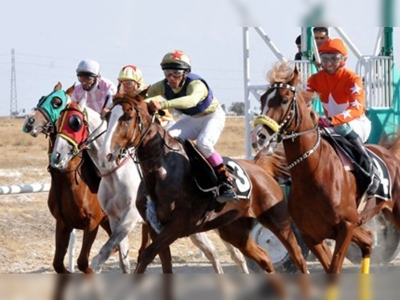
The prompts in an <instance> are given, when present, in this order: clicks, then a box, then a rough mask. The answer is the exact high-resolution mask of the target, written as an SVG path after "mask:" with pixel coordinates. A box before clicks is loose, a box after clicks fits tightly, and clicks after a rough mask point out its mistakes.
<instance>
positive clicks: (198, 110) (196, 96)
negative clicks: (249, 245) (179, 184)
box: [148, 50, 236, 203]
mask: <svg viewBox="0 0 400 300" xmlns="http://www.w3.org/2000/svg"><path fill="white" fill-rule="evenodd" d="M160 65H161V68H162V70H163V72H164V76H165V78H164V79H163V80H161V81H158V82H156V83H155V84H153V85H151V86H150V88H149V90H148V96H149V97H154V96H158V95H160V96H162V97H163V98H165V99H166V100H167V101H161V102H160V101H155V100H151V101H150V107H151V108H152V109H166V108H174V109H176V110H178V111H180V112H181V113H182V114H183V116H182V118H181V119H179V120H178V121H177V122H176V123H175V124H174V125H172V126H171V128H170V129H169V132H170V134H171V135H172V136H174V137H178V138H180V139H182V140H186V139H189V140H196V144H197V147H198V148H199V150H200V152H201V153H202V154H203V155H204V156H205V157H206V159H207V161H208V162H209V163H210V164H211V166H212V167H213V169H214V171H215V173H216V175H217V178H218V181H219V196H218V197H217V200H218V201H219V202H221V203H224V202H227V201H233V200H235V199H236V195H235V192H234V191H233V189H232V185H231V182H230V180H229V174H228V171H227V170H226V166H225V164H224V163H223V160H222V157H221V155H220V154H219V153H218V152H217V151H216V150H215V148H214V146H215V144H216V143H217V141H218V138H219V136H220V135H221V132H222V130H223V129H224V126H225V112H224V110H223V109H222V107H221V105H220V104H219V102H218V100H217V99H216V98H215V97H214V95H213V92H212V90H211V89H210V87H209V86H208V84H207V82H206V81H205V80H204V79H203V78H201V77H200V76H198V75H196V74H193V73H191V61H190V58H189V56H187V55H186V54H185V53H184V52H183V51H180V50H174V51H171V52H168V53H167V54H165V55H164V57H163V59H162V61H161V64H160Z"/></svg>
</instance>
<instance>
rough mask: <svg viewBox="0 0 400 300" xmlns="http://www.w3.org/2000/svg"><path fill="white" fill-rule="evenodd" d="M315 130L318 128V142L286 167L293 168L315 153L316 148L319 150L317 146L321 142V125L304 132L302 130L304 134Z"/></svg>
mask: <svg viewBox="0 0 400 300" xmlns="http://www.w3.org/2000/svg"><path fill="white" fill-rule="evenodd" d="M314 130H317V142H316V143H315V145H314V147H312V148H311V149H310V150H308V151H306V152H305V153H304V154H303V155H302V156H300V157H299V158H298V159H296V160H295V161H294V162H292V163H291V164H290V165H288V166H287V167H286V170H290V169H292V168H293V167H294V166H296V165H298V164H299V163H300V162H302V161H303V160H305V159H306V158H307V157H309V156H310V155H311V154H313V153H314V152H315V150H317V148H318V147H319V145H320V144H321V129H319V127H316V128H313V129H311V130H308V131H304V132H302V134H306V133H309V132H312V131H314ZM299 135H300V134H299ZM299 135H297V136H299ZM287 139H288V138H287ZM293 139H294V138H293Z"/></svg>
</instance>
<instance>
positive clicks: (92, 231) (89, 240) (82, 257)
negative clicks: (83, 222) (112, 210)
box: [78, 226, 99, 274]
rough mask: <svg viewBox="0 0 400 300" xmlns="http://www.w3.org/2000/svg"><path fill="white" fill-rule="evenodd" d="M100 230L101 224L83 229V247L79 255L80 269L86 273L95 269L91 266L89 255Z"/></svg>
mask: <svg viewBox="0 0 400 300" xmlns="http://www.w3.org/2000/svg"><path fill="white" fill-rule="evenodd" d="M98 230H99V226H96V227H95V228H86V229H85V230H84V231H83V238H82V248H81V252H80V254H79V257H78V269H79V270H81V271H82V272H83V273H85V274H91V273H93V270H92V269H90V268H89V255H90V249H91V248H92V245H93V242H94V240H95V239H96V236H97V232H98Z"/></svg>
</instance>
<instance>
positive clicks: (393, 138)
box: [379, 131, 400, 162]
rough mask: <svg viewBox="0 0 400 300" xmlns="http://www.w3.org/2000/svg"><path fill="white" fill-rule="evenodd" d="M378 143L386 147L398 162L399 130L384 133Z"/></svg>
mask: <svg viewBox="0 0 400 300" xmlns="http://www.w3.org/2000/svg"><path fill="white" fill-rule="evenodd" d="M379 145H380V146H382V147H384V148H386V149H388V150H389V151H390V152H391V153H392V154H393V155H394V156H395V157H396V158H397V160H398V161H399V162H400V131H397V132H393V133H390V134H387V135H384V136H383V137H382V138H381V140H380V141H379Z"/></svg>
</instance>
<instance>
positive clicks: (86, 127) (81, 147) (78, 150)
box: [57, 106, 106, 156]
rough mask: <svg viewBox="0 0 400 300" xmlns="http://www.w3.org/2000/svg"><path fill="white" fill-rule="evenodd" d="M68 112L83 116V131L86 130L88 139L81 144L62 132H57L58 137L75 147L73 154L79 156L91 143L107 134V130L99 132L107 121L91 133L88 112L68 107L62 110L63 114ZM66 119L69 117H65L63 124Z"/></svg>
mask: <svg viewBox="0 0 400 300" xmlns="http://www.w3.org/2000/svg"><path fill="white" fill-rule="evenodd" d="M68 111H76V112H78V113H79V114H81V115H82V116H83V124H82V129H81V130H85V131H86V132H87V137H86V138H84V139H83V140H82V141H80V142H79V141H76V140H75V139H74V138H72V137H70V136H69V135H67V134H65V133H62V132H57V136H60V137H62V138H64V139H65V140H67V141H68V142H69V143H70V144H71V145H72V146H73V150H72V153H71V154H72V156H77V155H79V154H80V153H81V152H82V151H83V150H85V149H87V148H88V147H89V145H90V144H91V143H93V142H94V141H95V140H96V139H98V138H99V137H100V136H101V135H103V134H104V133H105V132H106V130H104V131H102V132H100V133H98V131H99V130H100V128H101V126H102V125H103V123H104V121H105V120H102V121H101V123H100V125H99V126H98V127H97V128H95V129H94V130H93V131H92V132H90V133H89V123H88V121H87V111H86V110H80V109H78V108H75V107H69V106H67V107H66V108H65V109H63V110H62V112H61V114H63V113H66V112H68ZM66 117H67V116H65V117H63V120H62V122H64V119H65V118H66ZM62 127H63V126H61V129H63V128H62Z"/></svg>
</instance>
